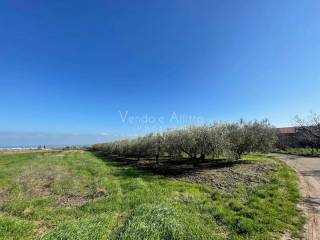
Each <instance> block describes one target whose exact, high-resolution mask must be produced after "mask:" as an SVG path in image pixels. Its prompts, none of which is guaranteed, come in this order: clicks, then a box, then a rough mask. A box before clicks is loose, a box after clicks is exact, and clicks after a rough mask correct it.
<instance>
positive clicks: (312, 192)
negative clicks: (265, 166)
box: [271, 154, 320, 240]
mask: <svg viewBox="0 0 320 240" xmlns="http://www.w3.org/2000/svg"><path fill="white" fill-rule="evenodd" d="M271 155H272V156H274V157H276V158H278V159H281V160H283V161H285V162H286V163H287V164H288V165H290V166H291V167H293V168H294V169H295V170H296V171H297V173H298V175H299V179H300V192H301V195H302V199H303V201H302V203H301V205H302V208H303V209H304V210H305V212H306V214H307V218H308V221H307V224H306V226H305V233H304V238H305V239H307V240H320V158H308V157H301V156H294V155H286V154H271Z"/></svg>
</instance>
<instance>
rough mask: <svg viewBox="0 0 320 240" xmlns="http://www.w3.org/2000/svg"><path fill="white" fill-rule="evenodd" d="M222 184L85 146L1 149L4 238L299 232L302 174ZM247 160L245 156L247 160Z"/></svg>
mask: <svg viewBox="0 0 320 240" xmlns="http://www.w3.org/2000/svg"><path fill="white" fill-rule="evenodd" d="M245 159H246V160H255V161H266V162H268V164H275V165H276V166H277V169H278V170H277V171H275V172H273V173H272V174H270V175H269V176H268V181H267V182H265V183H263V184H255V185H252V186H249V187H246V186H240V187H238V188H237V189H236V190H235V191H233V192H223V191H222V190H220V191H219V190H217V189H213V188H210V187H209V186H206V185H198V184H191V183H185V182H181V181H177V180H173V179H169V178H164V177H160V176H154V175H151V174H147V173H143V172H140V171H138V170H135V169H132V168H130V167H123V166H122V167H121V166H117V165H114V164H113V163H111V162H105V161H103V160H101V159H99V158H97V157H96V156H95V155H94V154H93V153H90V152H83V151H66V152H47V153H14V154H13V153H2V154H0V239H46V240H48V239H90V240H94V239H270V238H272V237H275V238H279V237H280V236H281V235H282V234H283V233H288V232H290V233H292V234H293V235H294V236H298V235H299V232H300V230H301V228H302V226H303V222H304V218H303V217H302V214H301V212H300V211H299V210H298V209H297V207H296V204H297V203H298V200H299V195H298V190H297V189H298V188H297V177H296V176H295V174H294V172H293V171H292V170H291V169H289V168H288V167H287V166H286V165H284V164H282V163H279V162H278V161H276V160H274V159H272V158H266V157H262V156H253V155H250V156H246V158H245ZM246 160H244V161H246Z"/></svg>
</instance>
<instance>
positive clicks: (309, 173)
mask: <svg viewBox="0 0 320 240" xmlns="http://www.w3.org/2000/svg"><path fill="white" fill-rule="evenodd" d="M301 175H302V176H309V177H317V176H320V170H311V171H302V172H301Z"/></svg>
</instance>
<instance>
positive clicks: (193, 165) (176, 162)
mask: <svg viewBox="0 0 320 240" xmlns="http://www.w3.org/2000/svg"><path fill="white" fill-rule="evenodd" d="M92 153H93V154H94V155H95V156H96V157H97V158H99V159H101V160H103V161H105V162H108V163H109V164H113V165H114V166H129V167H132V168H133V169H135V170H139V172H135V171H130V169H126V170H125V169H124V170H123V173H122V174H124V175H126V176H128V177H139V176H141V174H144V175H145V176H147V175H149V176H150V175H161V176H165V177H177V176H180V175H185V174H187V173H195V172H199V171H203V170H208V169H223V168H230V167H233V166H235V165H239V164H242V165H244V164H251V163H252V161H249V160H226V159H204V160H201V161H200V162H195V161H194V160H193V159H189V158H177V159H170V158H169V157H161V158H160V159H159V161H158V163H157V162H156V160H155V158H141V159H140V160H138V159H137V158H134V157H123V156H121V157H120V156H116V155H107V154H105V153H104V152H98V151H92Z"/></svg>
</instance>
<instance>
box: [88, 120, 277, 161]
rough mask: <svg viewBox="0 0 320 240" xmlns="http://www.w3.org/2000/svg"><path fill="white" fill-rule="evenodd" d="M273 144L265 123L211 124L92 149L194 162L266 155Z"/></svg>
mask: <svg viewBox="0 0 320 240" xmlns="http://www.w3.org/2000/svg"><path fill="white" fill-rule="evenodd" d="M274 142H275V132H274V128H273V127H272V126H271V125H270V123H269V122H268V120H263V121H251V122H245V121H244V120H240V121H239V122H235V123H214V124H211V125H204V126H189V127H186V128H182V129H171V130H167V131H166V132H164V133H163V134H159V133H158V134H148V135H146V136H143V137H138V138H135V139H126V140H121V141H115V142H111V143H104V144H96V145H94V146H93V149H94V150H99V151H103V152H105V153H107V154H113V155H119V156H126V157H129V156H130V157H137V159H138V160H139V159H140V158H141V157H155V158H156V160H157V161H158V160H159V157H160V156H164V155H167V156H169V157H177V156H188V157H189V158H192V159H194V160H196V161H199V160H202V159H205V158H206V157H212V158H214V157H216V156H221V155H224V156H226V157H228V158H233V159H239V158H241V156H242V155H243V154H244V153H248V152H267V151H268V150H270V149H271V147H272V145H273V143H274Z"/></svg>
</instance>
